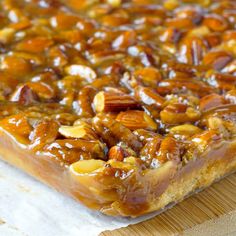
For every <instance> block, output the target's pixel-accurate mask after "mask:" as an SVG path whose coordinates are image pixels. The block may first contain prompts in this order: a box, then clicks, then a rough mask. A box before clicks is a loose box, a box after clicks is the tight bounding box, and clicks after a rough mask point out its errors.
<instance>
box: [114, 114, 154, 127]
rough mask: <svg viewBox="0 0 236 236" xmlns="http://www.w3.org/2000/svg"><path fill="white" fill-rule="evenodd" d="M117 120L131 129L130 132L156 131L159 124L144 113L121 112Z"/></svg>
mask: <svg viewBox="0 0 236 236" xmlns="http://www.w3.org/2000/svg"><path fill="white" fill-rule="evenodd" d="M116 120H117V121H119V122H120V123H121V124H123V125H124V126H126V127H127V128H129V129H130V130H136V129H148V130H156V129H157V127H158V126H157V124H156V123H155V122H154V120H153V119H152V118H151V117H150V116H149V115H147V114H146V113H145V112H144V111H135V110H134V111H125V112H120V113H119V114H118V116H117V117H116Z"/></svg>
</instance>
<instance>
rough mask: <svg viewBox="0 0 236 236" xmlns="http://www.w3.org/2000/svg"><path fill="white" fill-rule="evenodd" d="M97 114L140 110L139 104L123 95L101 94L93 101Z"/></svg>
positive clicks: (130, 97)
mask: <svg viewBox="0 0 236 236" xmlns="http://www.w3.org/2000/svg"><path fill="white" fill-rule="evenodd" d="M93 104H94V107H95V110H96V111H97V112H109V111H110V112H119V111H124V110H128V109H137V108H139V104H138V102H137V101H136V100H135V99H134V98H133V97H132V96H129V95H126V94H123V93H112V92H103V91H102V92H99V93H97V94H96V96H95V97H94V100H93Z"/></svg>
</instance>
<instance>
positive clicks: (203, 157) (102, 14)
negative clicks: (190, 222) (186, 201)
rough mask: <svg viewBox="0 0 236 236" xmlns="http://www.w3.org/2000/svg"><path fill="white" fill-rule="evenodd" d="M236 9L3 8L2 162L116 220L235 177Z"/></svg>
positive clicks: (140, 5)
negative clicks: (232, 173) (216, 181)
mask: <svg viewBox="0 0 236 236" xmlns="http://www.w3.org/2000/svg"><path fill="white" fill-rule="evenodd" d="M235 12H236V3H235V1H233V0H224V1H218V0H206V1H205V0H199V1H197V0H193V1H192V0H165V1H164V0H163V1H157V0H94V1H90V0H80V1H76V0H67V1H63V0H29V1H25V0H2V1H0V53H1V55H0V129H1V133H0V154H1V156H2V158H3V159H4V160H6V161H7V162H9V163H11V164H13V165H15V166H19V167H20V168H22V169H24V170H25V171H26V172H28V173H30V174H31V175H32V176H35V177H36V178H38V179H40V180H42V181H43V182H45V183H47V184H49V185H51V186H53V187H55V188H56V189H57V190H59V191H60V192H64V193H66V194H69V195H71V196H73V197H74V198H75V199H78V200H80V201H81V202H82V203H84V204H85V205H87V206H88V207H90V208H93V209H97V210H100V211H101V212H103V213H105V214H108V215H121V216H131V217H136V216H139V215H142V214H145V213H148V212H151V211H154V210H160V209H163V208H165V207H166V206H167V205H168V204H170V203H171V202H178V201H180V200H181V199H183V198H184V197H185V196H186V195H188V194H189V193H190V192H194V191H195V190H197V189H199V188H204V187H206V186H208V185H210V184H211V183H213V182H214V181H215V180H216V179H219V178H221V177H222V176H224V175H225V174H227V173H229V172H232V171H234V170H235V169H236V160H235V159H236V157H235V154H236V150H235V135H236V88H235V84H236V50H235V48H236V31H235V28H236V13H235Z"/></svg>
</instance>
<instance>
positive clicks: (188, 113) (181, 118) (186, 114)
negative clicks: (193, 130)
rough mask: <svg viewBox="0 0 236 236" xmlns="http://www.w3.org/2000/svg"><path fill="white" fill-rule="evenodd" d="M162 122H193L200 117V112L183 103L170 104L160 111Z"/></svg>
mask: <svg viewBox="0 0 236 236" xmlns="http://www.w3.org/2000/svg"><path fill="white" fill-rule="evenodd" d="M160 116H161V120H162V122H164V123H166V124H172V125H174V124H183V123H185V122H194V121H196V120H198V119H199V118H200V112H199V111H197V110H195V109H194V108H192V107H187V106H186V105H184V104H170V105H168V106H167V107H165V109H163V110H162V111H161V113H160Z"/></svg>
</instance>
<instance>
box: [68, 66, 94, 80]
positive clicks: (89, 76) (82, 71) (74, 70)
mask: <svg viewBox="0 0 236 236" xmlns="http://www.w3.org/2000/svg"><path fill="white" fill-rule="evenodd" d="M65 71H66V73H67V74H68V75H78V76H80V77H81V78H84V79H86V80H87V81H88V82H89V83H91V82H92V81H93V80H95V79H96V78H97V74H96V72H95V71H94V70H93V69H92V68H90V67H88V66H84V65H70V66H68V67H66V69H65Z"/></svg>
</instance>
